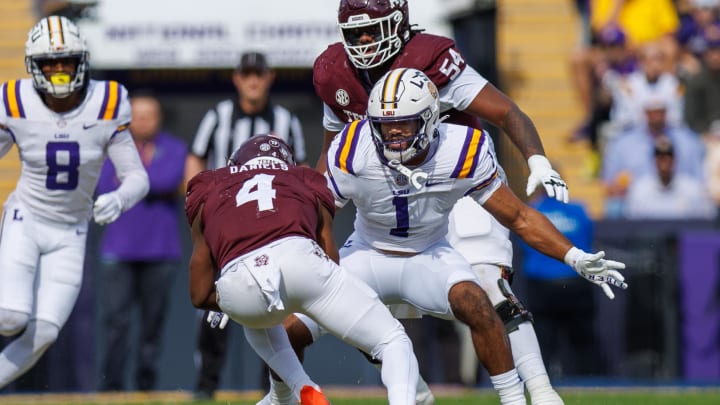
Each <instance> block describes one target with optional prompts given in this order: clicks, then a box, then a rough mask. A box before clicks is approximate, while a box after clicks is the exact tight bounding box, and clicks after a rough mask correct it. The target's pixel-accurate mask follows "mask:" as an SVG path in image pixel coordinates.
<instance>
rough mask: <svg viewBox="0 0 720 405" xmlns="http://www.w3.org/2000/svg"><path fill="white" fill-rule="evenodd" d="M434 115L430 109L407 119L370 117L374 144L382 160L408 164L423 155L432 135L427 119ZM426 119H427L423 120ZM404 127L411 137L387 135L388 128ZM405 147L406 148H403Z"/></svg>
mask: <svg viewBox="0 0 720 405" xmlns="http://www.w3.org/2000/svg"><path fill="white" fill-rule="evenodd" d="M431 115H432V113H431V112H430V110H429V109H427V110H425V111H423V112H421V113H420V114H414V115H411V116H406V117H392V118H382V117H370V118H369V120H370V124H371V125H372V134H373V142H375V147H376V148H377V150H378V152H379V153H380V155H381V158H384V159H386V160H387V161H388V162H390V161H397V162H400V163H402V164H406V163H407V162H408V161H410V160H412V159H413V158H414V157H416V156H418V155H420V154H422V153H423V152H425V150H427V148H428V146H429V145H430V139H431V135H428V132H427V130H428V127H430V125H429V123H428V122H427V117H429V116H431ZM423 117H426V118H423ZM389 127H396V128H398V127H402V128H403V129H404V130H405V131H408V132H410V133H412V135H411V136H406V135H405V134H399V135H397V136H393V135H387V136H386V134H387V130H386V129H387V128H389ZM384 129H385V130H384ZM403 145H404V146H403Z"/></svg>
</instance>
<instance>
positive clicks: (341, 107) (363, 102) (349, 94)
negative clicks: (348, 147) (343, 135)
mask: <svg viewBox="0 0 720 405" xmlns="http://www.w3.org/2000/svg"><path fill="white" fill-rule="evenodd" d="M313 86H314V87H315V93H316V94H317V95H318V97H320V99H321V100H322V101H323V102H324V103H325V104H327V105H328V106H329V107H330V108H332V110H333V112H334V113H335V115H337V117H338V118H340V119H344V120H346V119H359V118H361V117H364V116H365V110H366V109H367V101H368V92H367V90H365V88H364V87H363V85H362V83H360V80H359V78H358V74H357V70H356V69H355V67H354V66H353V65H352V64H351V63H350V61H349V60H348V58H347V55H346V54H345V49H344V48H343V46H342V44H341V43H335V44H333V45H330V46H329V47H328V48H327V49H326V50H325V51H324V52H323V53H321V54H320V56H318V57H317V58H316V59H315V63H314V64H313Z"/></svg>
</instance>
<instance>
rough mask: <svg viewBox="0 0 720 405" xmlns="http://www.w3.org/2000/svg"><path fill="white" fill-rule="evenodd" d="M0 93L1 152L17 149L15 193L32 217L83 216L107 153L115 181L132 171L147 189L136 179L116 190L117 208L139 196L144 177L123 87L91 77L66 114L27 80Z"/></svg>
mask: <svg viewBox="0 0 720 405" xmlns="http://www.w3.org/2000/svg"><path fill="white" fill-rule="evenodd" d="M0 94H2V99H0V154H1V155H4V154H5V153H7V152H8V150H9V149H10V147H11V146H12V144H13V143H15V144H17V147H18V150H19V153H20V160H21V161H22V171H21V174H20V179H19V180H18V183H17V186H16V189H15V191H13V196H14V197H15V198H17V199H18V200H19V201H20V202H21V203H22V204H23V205H24V206H25V207H26V208H27V209H28V210H30V211H31V212H32V213H33V215H34V216H35V217H38V218H41V219H44V220H47V221H51V222H57V223H78V222H82V221H84V220H87V219H89V218H90V216H91V207H92V204H93V194H94V191H95V186H96V184H97V180H98V177H99V176H100V169H101V167H102V164H103V161H104V160H105V157H106V156H107V155H109V156H110V157H111V159H112V160H113V164H114V165H115V166H116V169H118V177H119V178H120V179H121V180H122V179H123V178H124V177H125V176H127V175H128V174H130V173H132V175H133V176H137V177H138V178H139V177H142V176H145V180H144V181H145V184H142V183H143V182H142V181H134V183H136V184H133V185H132V186H129V187H126V188H125V189H126V191H125V192H124V193H120V197H121V200H122V202H123V207H124V208H125V209H127V208H129V207H130V206H132V205H134V204H135V203H136V202H137V201H138V200H140V199H141V198H142V197H143V196H144V195H145V193H146V192H147V175H146V174H145V171H144V169H143V167H142V164H141V162H140V160H139V157H138V155H137V149H136V148H135V146H134V143H133V140H132V137H131V136H130V132H129V131H127V127H128V124H129V123H130V103H129V102H128V99H127V90H126V89H125V88H124V87H123V86H122V85H121V84H119V83H117V82H115V81H94V80H91V81H90V82H89V83H88V88H87V93H86V95H85V99H84V100H83V101H82V103H81V104H80V105H79V106H78V107H77V108H75V109H73V110H71V111H69V112H66V113H56V112H54V111H52V110H50V109H49V108H48V107H47V106H46V105H45V104H44V103H43V100H42V98H41V96H40V94H38V93H37V92H36V90H35V89H34V88H33V83H32V80H30V79H23V80H11V81H9V82H7V83H5V84H3V85H2V87H1V88H0ZM139 171H142V173H140V172H139ZM140 180H142V179H140ZM123 183H124V182H123Z"/></svg>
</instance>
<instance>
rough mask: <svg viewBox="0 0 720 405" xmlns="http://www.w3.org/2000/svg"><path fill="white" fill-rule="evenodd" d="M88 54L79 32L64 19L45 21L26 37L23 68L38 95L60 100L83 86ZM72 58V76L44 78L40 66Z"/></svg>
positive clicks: (56, 17)
mask: <svg viewBox="0 0 720 405" xmlns="http://www.w3.org/2000/svg"><path fill="white" fill-rule="evenodd" d="M88 57H89V52H88V48H87V43H86V42H85V38H83V36H82V35H80V29H79V28H78V27H77V25H75V23H73V22H72V21H70V20H69V19H68V18H65V17H62V16H56V15H53V16H50V17H45V18H43V19H42V20H40V21H38V23H37V24H35V26H34V27H32V29H31V30H30V32H29V33H28V38H27V42H26V43H25V68H26V69H27V72H28V73H30V74H32V78H33V85H34V86H35V88H36V89H37V90H38V91H41V92H43V93H47V94H50V95H52V96H53V97H57V98H64V97H67V96H69V95H70V94H72V93H73V92H74V91H76V90H79V89H81V88H82V87H83V86H84V85H85V80H86V74H87V71H88ZM60 58H76V59H77V67H76V68H75V74H74V75H72V76H70V77H68V75H62V74H59V75H53V76H52V77H51V78H47V77H45V75H44V74H43V72H42V69H41V66H42V63H43V62H45V61H48V60H52V59H60Z"/></svg>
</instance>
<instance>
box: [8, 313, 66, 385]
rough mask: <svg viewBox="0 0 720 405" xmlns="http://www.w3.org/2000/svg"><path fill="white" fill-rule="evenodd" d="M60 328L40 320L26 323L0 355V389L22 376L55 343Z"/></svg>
mask: <svg viewBox="0 0 720 405" xmlns="http://www.w3.org/2000/svg"><path fill="white" fill-rule="evenodd" d="M59 332H60V328H59V327H58V326H57V325H55V324H53V323H50V322H46V321H43V320H40V319H35V320H32V321H30V322H29V323H28V325H27V327H26V328H25V331H24V332H23V333H22V334H20V336H18V337H17V338H15V340H13V341H12V342H10V343H9V344H8V345H7V346H5V349H3V351H2V353H0V388H2V387H4V386H6V385H8V384H10V383H11V382H13V381H14V380H15V379H16V378H18V377H19V376H21V375H23V374H24V373H25V372H26V371H28V370H29V369H30V368H31V367H32V366H34V365H35V363H37V361H38V360H39V359H40V357H42V355H43V353H45V351H46V350H47V349H48V347H50V345H52V344H53V343H54V342H55V339H57V336H58V333H59Z"/></svg>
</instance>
